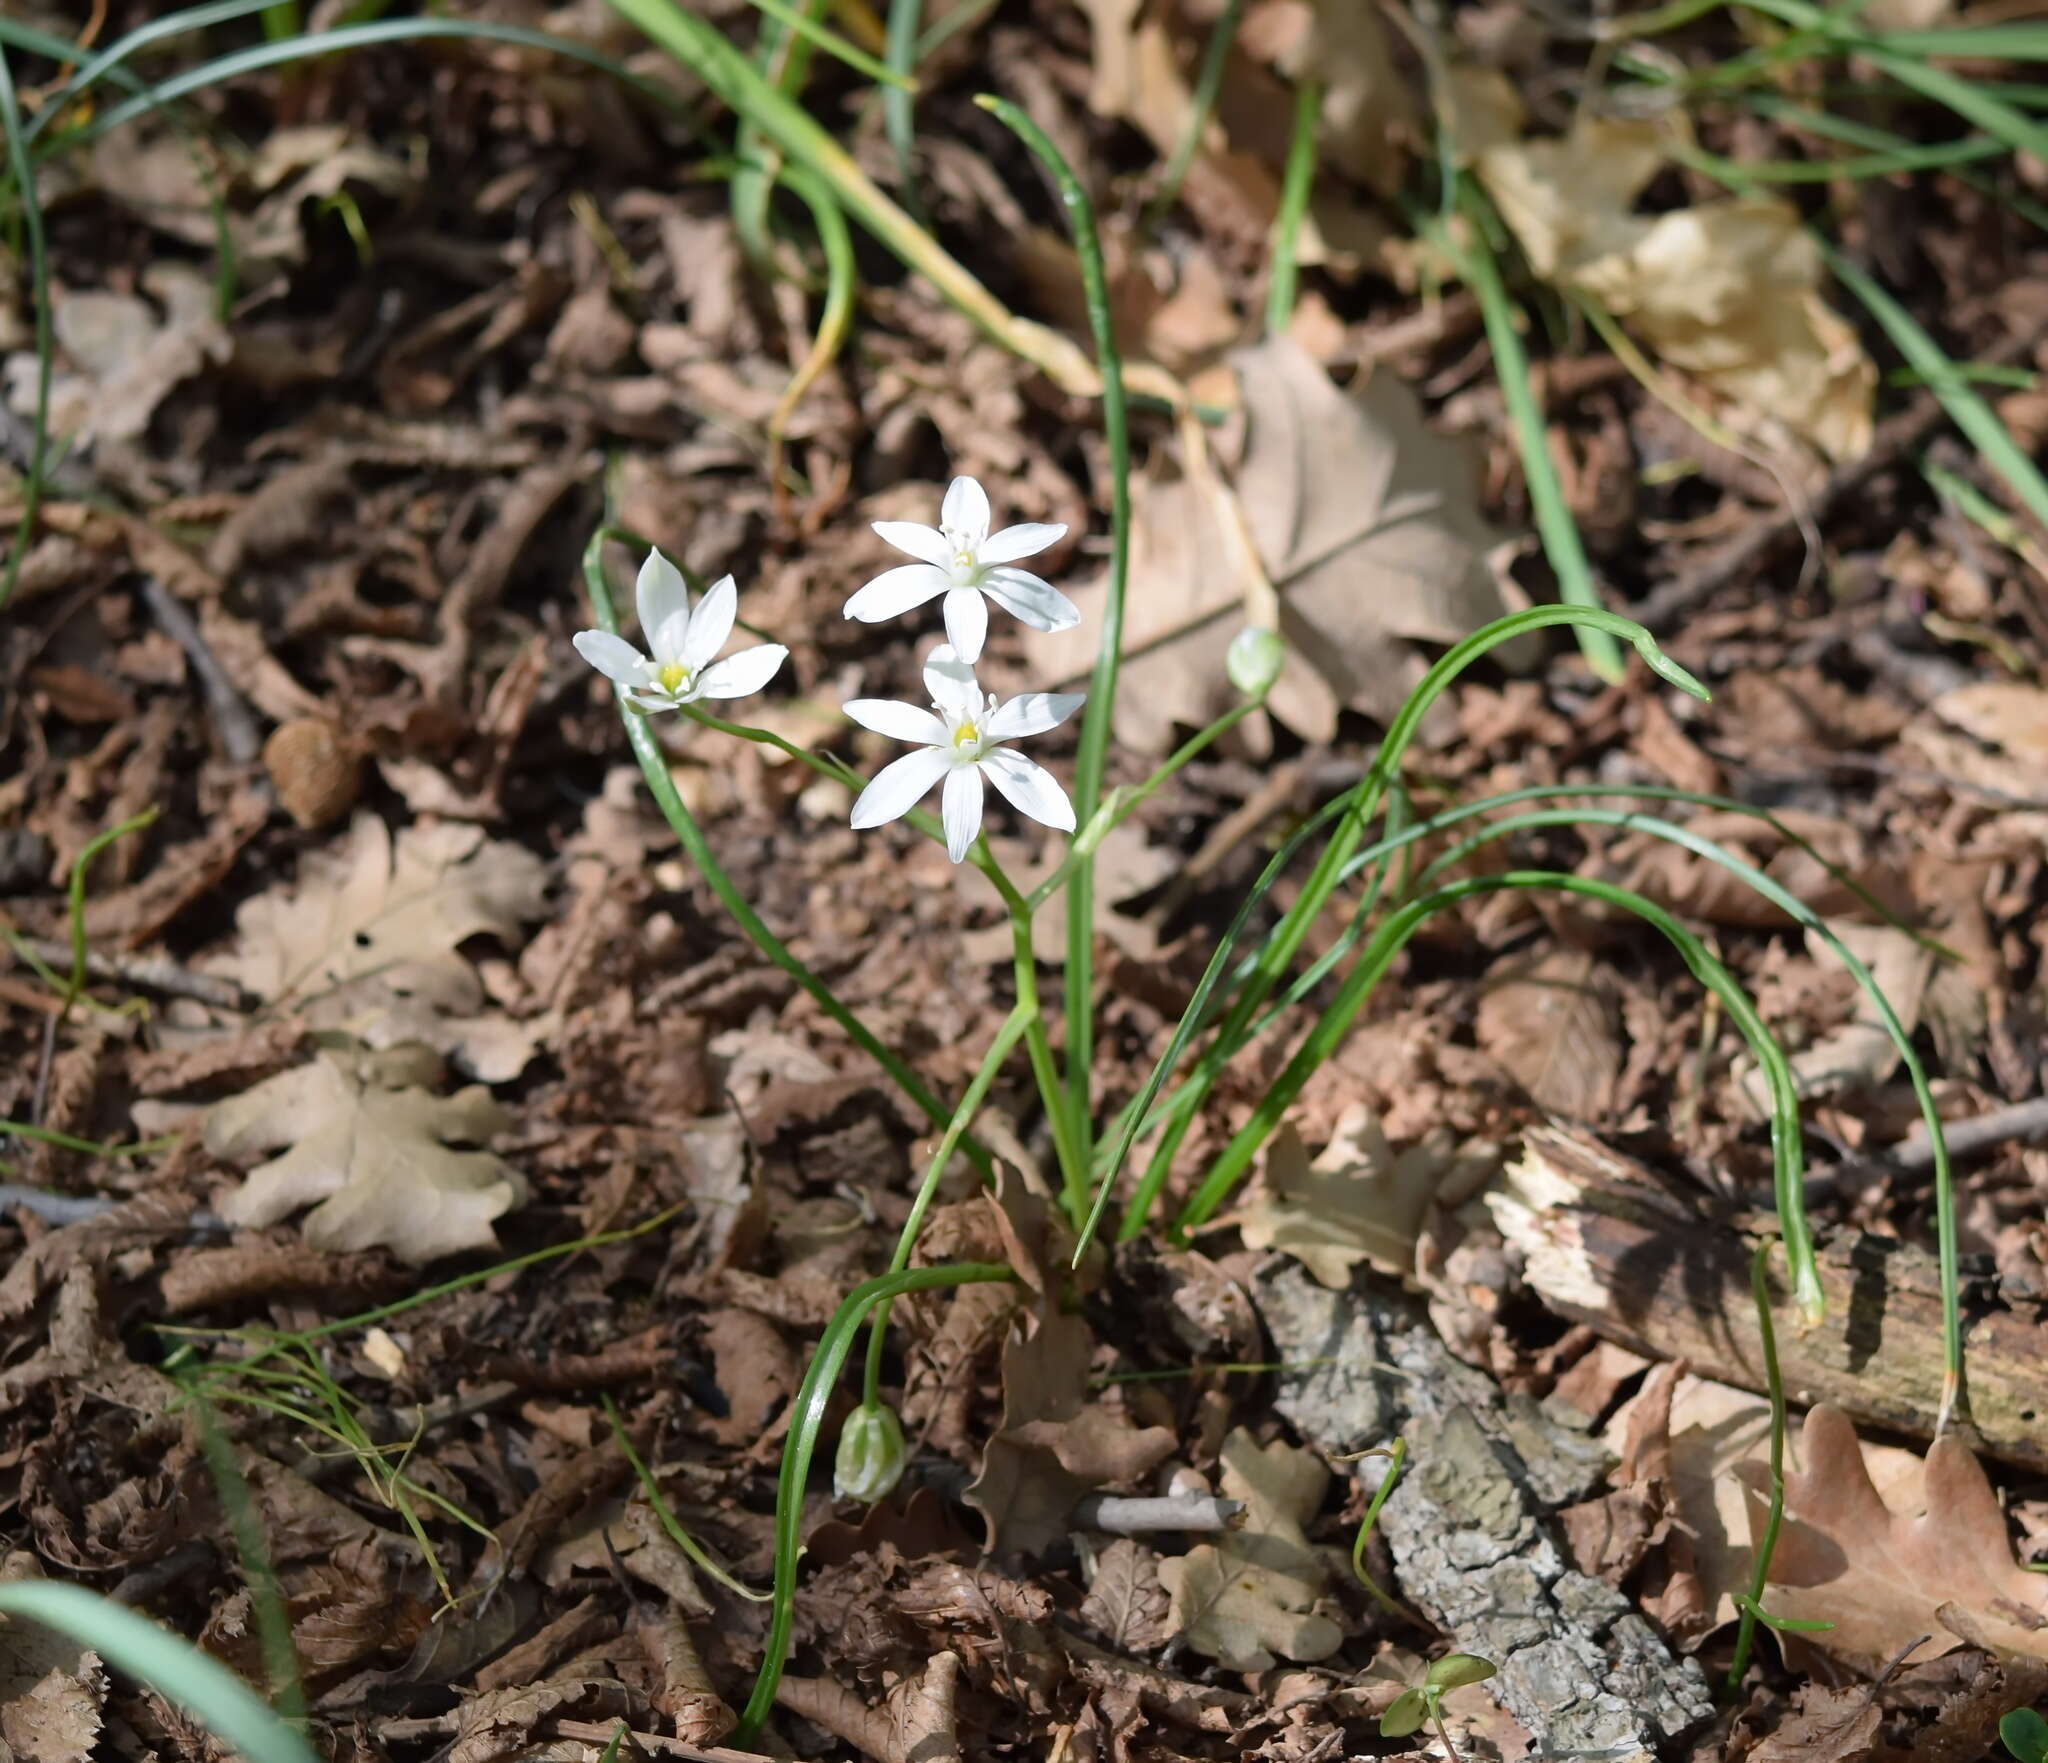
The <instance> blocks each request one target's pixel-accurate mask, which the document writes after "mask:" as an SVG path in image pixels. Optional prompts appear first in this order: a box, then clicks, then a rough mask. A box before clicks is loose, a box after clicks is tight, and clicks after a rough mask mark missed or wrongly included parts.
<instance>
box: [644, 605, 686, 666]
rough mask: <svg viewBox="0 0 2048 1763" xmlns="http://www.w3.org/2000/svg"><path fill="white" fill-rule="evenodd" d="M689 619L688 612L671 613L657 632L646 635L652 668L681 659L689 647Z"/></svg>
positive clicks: (653, 631)
mask: <svg viewBox="0 0 2048 1763" xmlns="http://www.w3.org/2000/svg"><path fill="white" fill-rule="evenodd" d="M690 617H691V615H690V614H689V613H688V612H671V613H670V614H669V615H668V618H667V620H666V622H665V623H663V625H662V627H661V628H660V629H659V630H652V631H649V632H648V633H647V644H648V647H649V648H650V649H652V650H653V652H654V660H653V665H654V666H656V667H662V666H665V665H667V663H669V662H671V661H680V660H681V659H682V658H683V651H684V650H685V649H687V648H688V647H689V646H690Z"/></svg>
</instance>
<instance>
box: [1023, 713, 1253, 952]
mask: <svg viewBox="0 0 2048 1763" xmlns="http://www.w3.org/2000/svg"><path fill="white" fill-rule="evenodd" d="M1265 702H1266V700H1265V698H1264V696H1263V695H1261V696H1260V697H1257V698H1247V699H1246V700H1245V701H1244V702H1243V703H1242V704H1234V705H1232V706H1231V707H1230V709H1228V710H1226V711H1224V713H1223V714H1222V715H1221V716H1219V717H1217V719H1216V720H1215V721H1214V722H1212V723H1210V724H1209V726H1208V727H1207V728H1205V729H1203V730H1202V731H1201V732H1200V733H1199V734H1194V735H1190V736H1189V737H1188V739H1187V740H1185V741H1183V742H1182V743H1181V744H1180V746H1179V747H1177V748H1175V749H1174V751H1173V753H1172V754H1171V755H1170V756H1169V757H1168V758H1167V759H1166V761H1165V763H1163V764H1162V765H1161V766H1160V767H1159V769H1158V770H1157V771H1155V772H1153V774H1152V775H1151V776H1150V777H1148V778H1147V779H1146V780H1145V781H1144V782H1143V783H1141V784H1139V785H1138V786H1137V787H1136V788H1135V789H1121V790H1115V791H1112V792H1111V794H1110V796H1109V799H1108V800H1107V801H1106V802H1105V803H1104V804H1103V805H1102V807H1101V808H1099V809H1097V810H1096V814H1097V817H1098V818H1100V816H1101V815H1103V814H1105V813H1106V814H1107V815H1108V816H1109V826H1108V827H1105V828H1104V829H1103V830H1104V831H1108V830H1109V828H1113V827H1119V826H1121V825H1123V823H1124V822H1125V821H1126V820H1128V819H1130V817H1131V816H1132V815H1133V814H1134V813H1136V812H1137V810H1138V808H1139V807H1140V806H1141V805H1142V804H1143V803H1144V802H1145V801H1147V800H1148V799H1149V798H1150V797H1151V796H1153V795H1154V794H1156V793H1157V791H1158V790H1159V788H1160V786H1161V785H1163V784H1164V783H1165V782H1166V780H1167V779H1168V778H1170V777H1172V776H1173V774H1174V773H1175V772H1177V771H1178V770H1180V768H1181V767H1182V766H1183V765H1185V764H1187V762H1188V761H1189V760H1190V759H1192V758H1194V757H1195V756H1196V755H1197V754H1198V753H1201V752H1202V751H1203V750H1204V749H1206V748H1207V747H1209V746H1210V745H1211V744H1212V743H1213V742H1215V741H1217V740H1219V739H1220V738H1221V737H1222V736H1223V735H1225V734H1226V733H1228V732H1229V731H1230V730H1231V729H1234V728H1235V727H1236V726H1237V725H1238V724H1239V723H1241V722H1242V721H1244V719H1245V718H1246V717H1247V716H1249V715H1251V713H1252V712H1253V711H1254V710H1257V709H1259V708H1261V707H1262V706H1263V705H1264V704H1265ZM1080 830H1081V833H1083V834H1088V833H1091V832H1092V828H1091V827H1088V826H1083V827H1082V828H1081V829H1080ZM1076 836H1077V837H1078V836H1079V835H1076ZM1094 836H1095V837H1097V838H1099V837H1100V836H1101V835H1100V834H1095V835H1094ZM1078 861H1079V859H1078V858H1077V857H1076V856H1075V854H1074V852H1073V851H1072V849H1069V850H1068V852H1067V855H1066V856H1065V857H1064V858H1063V859H1062V860H1061V862H1060V866H1059V868H1057V869H1055V870H1054V871H1053V872H1052V874H1050V875H1049V876H1047V877H1046V878H1045V880H1044V881H1042V882H1040V883H1039V884H1038V886H1037V887H1035V888H1033V889H1032V890H1031V892H1030V893H1029V894H1028V895H1027V896H1026V897H1025V904H1026V905H1028V906H1030V907H1031V908H1032V909H1033V910H1034V911H1035V910H1036V909H1037V908H1038V907H1040V906H1042V905H1044V904H1045V902H1046V901H1047V900H1049V899H1051V898H1052V897H1053V895H1054V894H1055V893H1057V892H1058V891H1059V890H1060V889H1061V888H1062V887H1064V886H1065V885H1066V882H1067V877H1068V876H1069V875H1071V874H1072V873H1073V868H1074V865H1075V864H1076V863H1077V862H1078Z"/></svg>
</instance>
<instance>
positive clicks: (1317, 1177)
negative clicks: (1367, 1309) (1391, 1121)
mask: <svg viewBox="0 0 2048 1763" xmlns="http://www.w3.org/2000/svg"><path fill="white" fill-rule="evenodd" d="M1499 1161H1500V1160H1499V1157H1498V1156H1497V1155H1496V1153H1495V1152H1494V1151H1493V1150H1492V1149H1491V1148H1490V1147H1485V1148H1481V1147H1471V1148H1468V1149H1465V1150H1462V1151H1461V1150H1454V1149H1452V1148H1451V1146H1450V1145H1449V1144H1448V1143H1446V1142H1444V1141H1442V1140H1437V1139H1433V1140H1431V1141H1430V1142H1428V1143H1426V1144H1421V1145H1411V1146H1409V1147H1408V1148H1407V1149H1406V1150H1404V1151H1398V1152H1397V1151H1396V1150H1395V1149H1394V1147H1393V1146H1392V1145H1391V1144H1389V1143H1388V1142H1387V1136H1386V1134H1385V1133H1383V1132H1382V1131H1381V1130H1380V1125H1379V1121H1378V1120H1377V1119H1376V1118H1375V1117H1374V1115H1373V1112H1372V1110H1371V1109H1370V1108H1367V1107H1366V1106H1364V1104H1362V1103H1358V1104H1354V1105H1353V1106H1352V1107H1350V1108H1348V1109H1346V1110H1345V1111H1344V1114H1343V1115H1342V1117H1341V1118H1340V1119H1339V1120H1338V1122H1337V1128H1336V1131H1335V1132H1333V1133H1332V1134H1331V1135H1330V1142H1329V1144H1328V1145H1326V1146H1325V1147H1324V1149H1323V1153H1322V1155H1321V1156H1319V1157H1318V1158H1317V1159H1316V1160H1315V1161H1314V1162H1313V1163H1311V1162H1310V1161H1309V1160H1308V1152H1307V1149H1306V1147H1304V1146H1303V1144H1302V1142H1301V1138H1300V1136H1299V1135H1298V1134H1297V1133H1296V1132H1295V1131H1294V1129H1293V1127H1291V1126H1288V1127H1283V1128H1282V1129H1281V1131H1280V1133H1279V1135H1278V1136H1277V1137H1276V1138H1275V1139H1274V1141H1273V1148H1272V1150H1271V1151H1269V1152H1268V1153H1267V1156H1266V1171H1265V1181H1264V1183H1263V1185H1262V1186H1261V1187H1260V1188H1259V1190H1258V1192H1256V1193H1255V1194H1254V1195H1253V1196H1252V1198H1251V1200H1250V1202H1249V1203H1248V1204H1247V1205H1246V1206H1245V1207H1244V1209H1243V1210H1242V1211H1241V1212H1240V1213H1239V1214H1238V1215H1237V1220H1236V1222H1237V1228H1238V1234H1239V1235H1240V1236H1241V1237H1242V1238H1243V1239H1244V1244H1245V1247H1246V1248H1248V1249H1279V1250H1282V1251H1284V1252H1285V1253H1286V1254H1289V1255H1292V1256H1293V1257H1294V1258H1295V1259H1296V1260H1297V1261H1299V1262H1300V1263H1301V1264H1302V1265H1303V1266H1304V1267H1306V1268H1307V1269H1308V1270H1309V1272H1310V1273H1312V1274H1314V1275H1315V1277H1316V1278H1317V1279H1318V1280H1319V1281H1320V1282H1321V1283H1322V1284H1324V1285H1326V1286H1328V1287H1329V1288H1330V1289H1331V1290H1332V1291H1341V1290H1343V1289H1344V1287H1346V1286H1347V1285H1349V1284H1350V1283H1351V1270H1352V1269H1353V1268H1354V1267H1356V1266H1357V1265H1358V1264H1359V1262H1361V1261H1368V1262H1370V1263H1371V1264H1372V1266H1373V1267H1374V1268H1375V1269H1376V1270H1377V1271H1378V1272H1380V1273H1384V1274H1386V1275H1388V1276H1389V1277H1390V1278H1393V1279H1408V1278H1411V1277H1412V1276H1413V1274H1414V1272H1415V1245H1416V1242H1417V1240H1418V1239H1419V1238H1420V1236H1421V1234H1422V1228H1423V1223H1424V1221H1425V1220H1426V1218H1427V1217H1428V1215H1429V1210H1430V1208H1431V1207H1432V1206H1436V1205H1443V1206H1446V1207H1455V1206H1458V1205H1460V1204H1462V1203H1463V1202H1464V1201H1466V1200H1467V1199H1469V1198H1471V1196H1472V1195H1473V1194H1474V1193H1476V1192H1477V1191H1478V1190H1479V1189H1480V1188H1481V1187H1482V1186H1483V1185H1484V1184H1485V1183H1486V1182H1487V1181H1488V1180H1489V1179H1490V1178H1491V1177H1492V1175H1493V1172H1494V1170H1495V1169H1496V1168H1498V1167H1499Z"/></svg>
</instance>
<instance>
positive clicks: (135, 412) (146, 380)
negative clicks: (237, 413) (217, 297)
mask: <svg viewBox="0 0 2048 1763" xmlns="http://www.w3.org/2000/svg"><path fill="white" fill-rule="evenodd" d="M142 285H143V287H144V288H145V289H146V290H147V291H148V292H149V293H150V294H151V295H153V296H154V298H155V301H156V304H155V305H152V304H151V302H150V301H148V300H145V299H142V298H141V297H140V296H138V295H135V294H118V293H109V292H104V291H101V290H98V289H81V290H79V291H78V292H75V293H70V294H66V295H65V296H63V298H61V299H60V300H58V301H57V303H56V308H55V311H54V312H53V314H52V317H51V322H52V328H53V329H54V331H55V333H56V338H57V342H58V344H59V345H60V346H61V347H62V349H63V352H64V361H65V363H66V367H67V371H63V372H60V373H58V374H57V375H56V377H55V378H54V379H53V380H52V382H51V385H50V427H51V429H52V430H53V431H54V432H55V433H57V434H61V435H70V436H72V437H73V438H74V439H76V440H78V441H79V442H81V443H84V442H99V441H133V440H136V439H137V438H139V437H140V436H141V435H142V434H143V433H144V431H145V430H147V429H148V427H149V421H150V418H151V417H152V416H154V415H155V414H156V407H157V406H158V405H159V404H161V403H162V402H163V401H164V399H165V398H167V397H168V396H169V395H170V394H171V391H172V390H173V388H175V387H176V386H178V385H179V384H181V383H182V382H183V381H185V380H188V379H190V378H192V377H193V375H195V374H197V373H200V372H202V371H203V370H204V369H205V368H207V367H208V366H209V365H212V364H216V363H218V362H221V361H224V360H226V359H227V356H228V350H229V344H228V334H227V332H226V331H225V330H223V329H222V328H221V323H220V319H219V317H218V316H217V314H216V312H215V310H214V293H213V286H212V284H211V283H210V282H209V281H208V280H207V279H206V277H204V276H203V275H201V274H200V273H199V272H198V271H197V270H195V269H193V268H191V267H190V265H188V264H183V263H172V262H163V263H154V264H152V265H150V267H149V268H148V269H146V270H144V271H143V274H142ZM159 307H160V308H161V311H159ZM37 371H38V370H37V362H36V357H35V354H34V352H33V351H31V350H23V351H21V352H20V353H18V354H15V355H11V356H9V357H8V359H7V385H8V395H9V399H8V401H9V404H10V405H11V407H12V408H13V409H14V410H15V411H16V413H17V414H20V415H27V414H28V413H30V412H31V411H33V410H34V409H35V398H36V376H37Z"/></svg>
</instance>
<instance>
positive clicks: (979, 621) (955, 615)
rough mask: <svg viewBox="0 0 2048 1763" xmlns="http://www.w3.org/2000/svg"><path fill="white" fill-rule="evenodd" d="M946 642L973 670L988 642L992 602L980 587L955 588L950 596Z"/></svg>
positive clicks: (947, 607) (947, 605)
mask: <svg viewBox="0 0 2048 1763" xmlns="http://www.w3.org/2000/svg"><path fill="white" fill-rule="evenodd" d="M946 641H947V642H949V643H951V644H952V645H953V653H954V654H956V655H958V656H959V657H960V659H961V660H962V661H964V662H966V663H967V665H968V666H969V667H972V666H973V665H974V664H975V662H977V661H979V660H980V659H981V646H982V644H983V643H985V642H987V641H988V602H987V601H986V600H984V599H983V598H982V597H981V590H980V589H979V588H955V589H954V590H953V591H952V592H951V593H950V594H948V595H947V596H946Z"/></svg>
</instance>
